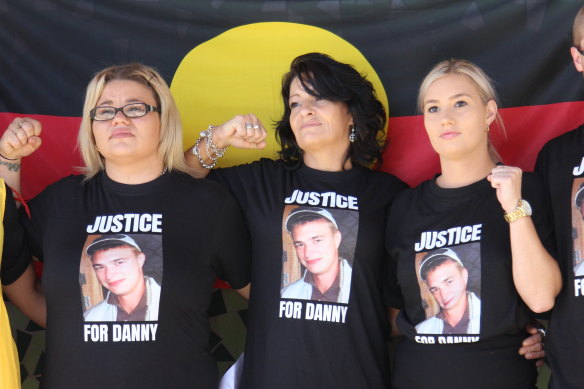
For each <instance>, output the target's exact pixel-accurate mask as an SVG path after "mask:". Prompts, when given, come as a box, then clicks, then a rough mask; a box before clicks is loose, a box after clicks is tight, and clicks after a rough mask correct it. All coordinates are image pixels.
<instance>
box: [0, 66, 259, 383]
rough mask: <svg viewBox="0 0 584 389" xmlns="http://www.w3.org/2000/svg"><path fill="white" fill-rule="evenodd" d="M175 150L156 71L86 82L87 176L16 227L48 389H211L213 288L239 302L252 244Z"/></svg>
mask: <svg viewBox="0 0 584 389" xmlns="http://www.w3.org/2000/svg"><path fill="white" fill-rule="evenodd" d="M21 135H22V134H21ZM181 142H182V133H181V126H180V120H179V116H178V112H177V110H176V106H175V104H174V101H173V99H172V97H171V94H170V90H169V89H168V86H167V84H166V83H165V82H164V80H163V79H162V77H161V76H160V75H159V74H158V73H157V72H156V71H155V70H154V69H152V68H150V67H148V66H144V65H141V64H129V65H122V66H113V67H109V68H106V69H104V70H102V71H100V72H99V73H97V74H96V75H95V76H94V77H93V79H92V80H91V82H90V83H89V86H88V88H87V94H86V99H85V104H84V107H83V119H82V123H81V128H80V132H79V149H80V151H81V154H82V156H83V160H84V162H85V167H84V174H83V175H80V176H70V177H67V178H64V179H62V180H60V181H58V182H57V183H55V184H53V185H51V186H49V187H48V188H47V189H45V190H44V191H43V192H42V193H41V194H40V195H39V196H37V197H36V198H35V199H33V200H32V201H31V202H30V204H29V207H30V211H31V218H30V219H28V218H26V217H23V218H22V219H23V221H24V224H25V230H26V234H27V238H28V241H29V242H30V247H31V249H32V250H33V253H34V254H35V255H36V256H38V257H39V258H41V259H42V260H43V261H44V274H43V286H44V290H45V293H46V300H47V350H46V351H47V355H46V361H45V371H44V374H43V386H44V387H45V388H49V389H50V388H74V387H83V388H120V389H121V388H131V387H136V388H137V387H139V388H161V387H165V388H187V387H197V388H215V387H216V385H217V381H218V377H217V368H216V364H215V361H214V359H213V357H212V356H211V354H210V350H209V347H208V340H209V324H208V320H207V314H206V312H207V308H208V306H209V302H210V299H211V286H212V284H213V282H214V280H215V278H216V277H217V276H219V277H221V278H222V279H224V280H226V281H227V282H229V283H230V284H231V286H232V287H233V288H234V289H238V290H241V291H242V293H245V292H246V290H247V289H246V288H247V285H248V283H249V237H248V233H247V230H246V228H245V225H244V221H243V217H242V214H241V211H240V209H239V207H238V205H237V204H236V202H235V200H234V199H233V198H232V197H231V195H230V194H229V193H228V192H227V191H226V190H225V189H223V188H222V187H220V186H219V185H217V184H215V183H212V182H209V181H203V180H196V179H194V178H192V177H191V176H190V175H188V174H186V173H185V171H186V165H185V162H184V157H183V150H182V143H181ZM0 143H1V142H0ZM153 312H155V314H153Z"/></svg>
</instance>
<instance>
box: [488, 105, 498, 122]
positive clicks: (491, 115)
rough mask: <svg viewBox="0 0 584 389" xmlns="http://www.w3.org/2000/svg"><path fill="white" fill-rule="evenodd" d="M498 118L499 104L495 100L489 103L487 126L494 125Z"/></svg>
mask: <svg viewBox="0 0 584 389" xmlns="http://www.w3.org/2000/svg"><path fill="white" fill-rule="evenodd" d="M496 117H497V103H496V102H495V100H489V101H488V102H487V125H490V124H491V123H493V121H494V120H495V118H496Z"/></svg>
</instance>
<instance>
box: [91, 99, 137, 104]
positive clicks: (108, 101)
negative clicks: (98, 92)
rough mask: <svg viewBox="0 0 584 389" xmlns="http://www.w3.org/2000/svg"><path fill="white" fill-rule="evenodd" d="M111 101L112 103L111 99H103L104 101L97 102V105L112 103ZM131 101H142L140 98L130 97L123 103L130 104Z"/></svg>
mask: <svg viewBox="0 0 584 389" xmlns="http://www.w3.org/2000/svg"><path fill="white" fill-rule="evenodd" d="M112 103H113V101H112V100H105V101H102V102H101V103H99V104H97V105H104V104H112ZM132 103H142V100H140V99H136V98H130V99H128V100H126V103H125V104H124V105H126V104H132Z"/></svg>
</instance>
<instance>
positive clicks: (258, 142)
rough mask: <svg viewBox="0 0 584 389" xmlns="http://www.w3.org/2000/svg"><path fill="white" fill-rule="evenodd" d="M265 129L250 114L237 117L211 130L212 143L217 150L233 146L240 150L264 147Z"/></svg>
mask: <svg viewBox="0 0 584 389" xmlns="http://www.w3.org/2000/svg"><path fill="white" fill-rule="evenodd" d="M267 135H268V133H267V131H266V129H265V128H264V126H263V124H262V123H261V122H260V120H259V119H258V118H257V117H256V116H255V115H254V114H252V113H250V114H247V115H237V116H235V117H234V118H233V119H231V120H229V121H227V122H225V123H223V124H222V125H220V126H216V127H215V128H214V129H213V143H214V144H215V146H216V147H218V148H224V147H227V146H233V147H236V148H240V149H263V148H264V147H266V141H265V139H266V136H267Z"/></svg>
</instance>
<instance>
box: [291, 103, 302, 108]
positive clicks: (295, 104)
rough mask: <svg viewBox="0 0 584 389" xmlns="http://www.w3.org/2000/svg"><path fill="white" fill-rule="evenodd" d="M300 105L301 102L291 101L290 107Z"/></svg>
mask: <svg viewBox="0 0 584 389" xmlns="http://www.w3.org/2000/svg"><path fill="white" fill-rule="evenodd" d="M298 106H300V104H298V103H297V102H295V101H294V102H290V109H294V108H296V107H298Z"/></svg>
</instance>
